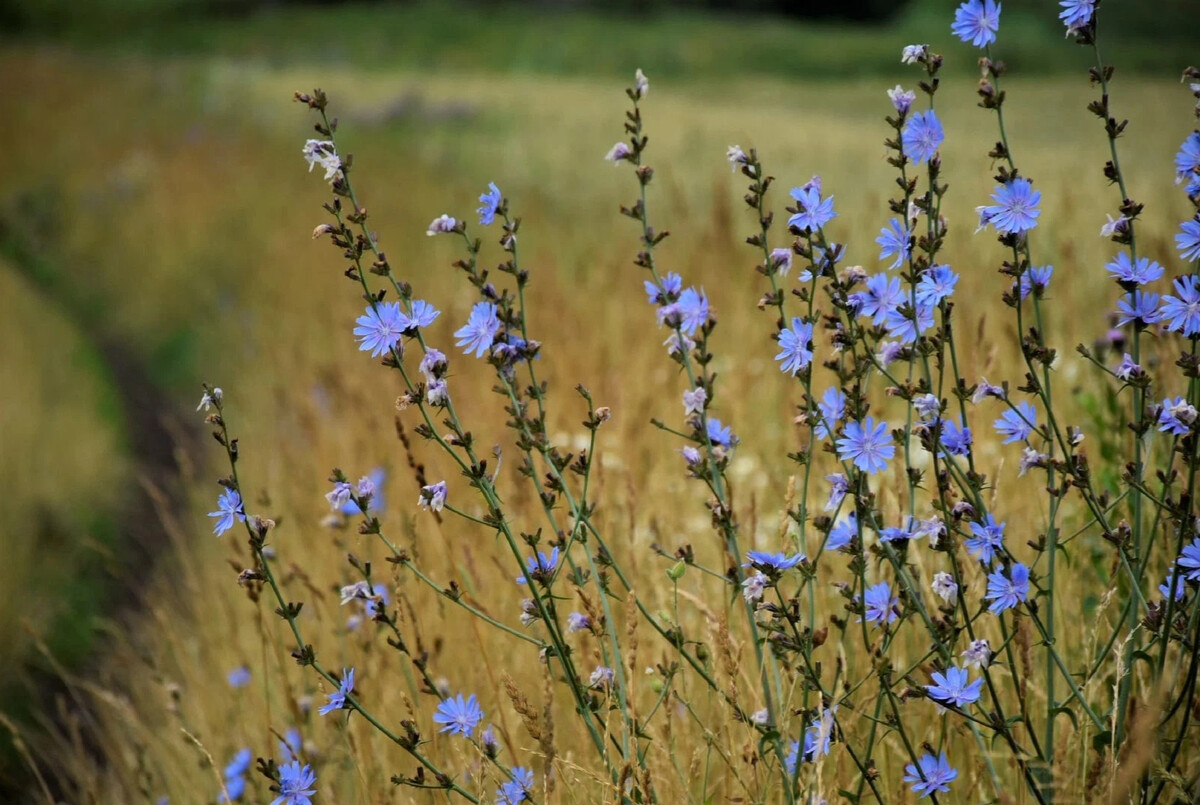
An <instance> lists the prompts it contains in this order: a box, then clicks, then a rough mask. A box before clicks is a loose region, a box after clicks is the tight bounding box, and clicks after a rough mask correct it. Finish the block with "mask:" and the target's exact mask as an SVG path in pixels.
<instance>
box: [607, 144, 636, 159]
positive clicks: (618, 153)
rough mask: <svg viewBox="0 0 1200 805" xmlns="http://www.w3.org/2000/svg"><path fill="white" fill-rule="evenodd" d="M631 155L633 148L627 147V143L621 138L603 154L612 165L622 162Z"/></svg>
mask: <svg viewBox="0 0 1200 805" xmlns="http://www.w3.org/2000/svg"><path fill="white" fill-rule="evenodd" d="M632 155H633V150H632V149H631V148H630V147H629V143H627V142H625V141H624V140H622V141H621V142H619V143H617V144H616V145H614V146H613V147H612V148H610V149H608V153H607V154H605V155H604V158H605V159H607V160H608V161H609V162H611V163H612V164H614V165H620V164H621V163H622V162H624V161H626V160H628V159H629V157H630V156H632Z"/></svg>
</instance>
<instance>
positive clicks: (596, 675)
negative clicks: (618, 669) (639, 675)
mask: <svg viewBox="0 0 1200 805" xmlns="http://www.w3.org/2000/svg"><path fill="white" fill-rule="evenodd" d="M615 676H616V674H614V672H613V669H611V668H609V667H608V666H606V665H597V666H596V670H594V671H592V675H591V676H589V677H588V687H592V688H608V687H612V683H613V678H614V677H615Z"/></svg>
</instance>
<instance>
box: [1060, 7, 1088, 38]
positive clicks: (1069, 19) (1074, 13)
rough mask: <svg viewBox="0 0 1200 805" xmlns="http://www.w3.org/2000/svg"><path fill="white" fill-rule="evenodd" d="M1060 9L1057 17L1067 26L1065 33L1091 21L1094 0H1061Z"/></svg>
mask: <svg viewBox="0 0 1200 805" xmlns="http://www.w3.org/2000/svg"><path fill="white" fill-rule="evenodd" d="M1059 5H1060V6H1062V11H1060V12H1059V13H1058V18H1059V19H1060V20H1062V22H1063V25H1065V26H1067V33H1070V32H1072V31H1077V30H1079V29H1080V28H1082V27H1083V26H1085V25H1087V24H1088V23H1089V22H1091V21H1092V14H1093V13H1094V12H1095V10H1096V0H1063V1H1062V2H1061V3H1059Z"/></svg>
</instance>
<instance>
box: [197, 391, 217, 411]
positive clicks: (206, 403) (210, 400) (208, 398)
mask: <svg viewBox="0 0 1200 805" xmlns="http://www.w3.org/2000/svg"><path fill="white" fill-rule="evenodd" d="M223 393H224V392H222V391H221V390H220V389H212V390H211V391H205V392H204V395H203V396H202V397H201V398H200V404H199V405H197V406H196V410H197V411H199V410H200V409H201V408H203V409H204V410H205V411H207V410H208V409H209V408H210V407H212V406H214V405H216V404H217V403H219V402H220V401H221V396H222V394H223Z"/></svg>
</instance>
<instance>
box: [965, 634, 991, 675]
mask: <svg viewBox="0 0 1200 805" xmlns="http://www.w3.org/2000/svg"><path fill="white" fill-rule="evenodd" d="M962 656H963V662H964V663H965V664H966V665H967V666H968V667H975V668H986V667H987V665H988V663H989V662H991V659H992V647H991V645H990V644H989V643H988V641H987V640H986V639H985V638H982V637H981V638H979V639H978V640H972V641H971V645H969V646H967V650H966V651H964V652H963V653H962Z"/></svg>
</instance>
